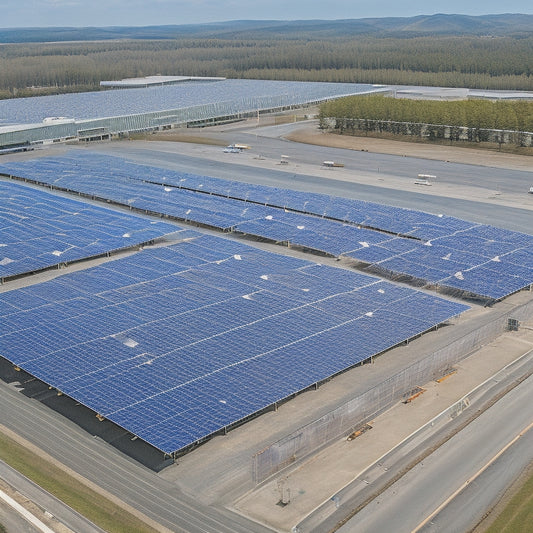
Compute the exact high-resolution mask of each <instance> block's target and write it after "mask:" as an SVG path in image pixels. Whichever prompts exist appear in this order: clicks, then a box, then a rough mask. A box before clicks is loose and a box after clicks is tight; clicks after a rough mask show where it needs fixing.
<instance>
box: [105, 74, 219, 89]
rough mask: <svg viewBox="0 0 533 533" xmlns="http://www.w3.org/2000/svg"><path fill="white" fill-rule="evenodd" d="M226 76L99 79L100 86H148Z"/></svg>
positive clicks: (207, 79)
mask: <svg viewBox="0 0 533 533" xmlns="http://www.w3.org/2000/svg"><path fill="white" fill-rule="evenodd" d="M225 79H226V78H220V77H204V76H145V77H143V78H126V79H123V80H113V81H101V82H100V86H101V87H110V88H116V89H117V88H133V87H150V86H152V85H173V84H175V83H183V82H186V81H222V80H225Z"/></svg>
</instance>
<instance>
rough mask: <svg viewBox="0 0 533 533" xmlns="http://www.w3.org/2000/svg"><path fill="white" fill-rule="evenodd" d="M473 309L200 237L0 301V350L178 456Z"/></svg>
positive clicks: (350, 273) (4, 296)
mask: <svg viewBox="0 0 533 533" xmlns="http://www.w3.org/2000/svg"><path fill="white" fill-rule="evenodd" d="M466 309H468V307H467V306H466V305H462V304H458V303H454V302H449V301H446V300H443V299H441V298H439V297H436V296H432V295H428V294H424V293H421V292H419V291H415V290H413V289H410V288H407V287H400V286H397V285H394V284H392V283H389V282H386V281H383V280H380V279H379V278H375V277H372V276H368V275H366V274H362V273H357V272H355V271H349V270H343V269H338V268H333V267H328V266H321V265H317V264H315V263H311V262H309V261H306V260H302V259H298V258H294V257H287V256H282V255H277V254H272V253H269V252H265V251H261V250H258V249H255V248H252V247H251V246H249V245H246V244H243V243H239V242H236V241H230V240H227V239H223V238H219V237H213V236H207V235H200V234H197V233H196V232H193V231H192V230H189V233H188V240H187V241H184V242H181V243H179V244H176V245H173V246H169V247H160V248H152V249H148V248H147V249H144V250H143V251H140V252H137V253H136V254H133V255H131V256H128V257H124V258H121V259H115V260H113V261H109V262H107V263H105V264H103V265H100V266H97V267H93V268H90V269H87V270H84V271H79V272H73V273H69V274H65V275H63V276H60V277H57V278H55V279H54V280H51V281H48V282H44V283H41V284H38V285H33V286H30V287H26V288H23V289H17V290H13V291H9V292H4V293H2V294H0V317H1V321H2V329H1V331H0V355H2V356H3V357H4V358H6V359H8V360H9V361H11V362H12V363H13V364H15V365H17V366H19V367H20V368H23V369H24V370H26V371H28V372H29V373H31V374H32V375H34V376H36V377H37V378H39V379H41V380H43V381H44V382H46V383H48V384H50V385H51V386H53V387H55V388H57V389H58V390H60V391H62V392H63V393H65V394H67V395H69V396H70V397H72V398H74V399H75V400H76V401H78V402H80V403H82V404H84V405H86V406H87V407H89V408H91V409H93V410H94V411H95V412H97V413H99V414H100V415H102V416H104V417H106V418H108V419H109V420H111V421H113V422H115V423H117V424H119V425H120V426H121V427H123V428H125V429H126V430H128V431H130V432H131V433H133V434H135V435H137V436H139V437H141V438H142V439H144V440H145V441H147V442H148V443H150V444H152V445H153V446H155V447H156V448H158V449H160V450H162V451H163V452H165V453H172V452H175V451H177V450H181V449H183V448H185V447H187V446H189V445H191V444H194V443H196V442H198V441H200V440H203V439H204V438H206V437H208V436H210V435H212V434H213V433H215V432H217V431H219V430H221V429H223V428H225V427H227V426H230V425H232V424H234V423H236V422H238V421H240V420H242V419H244V418H246V417H248V416H250V415H252V414H254V413H256V412H258V411H261V410H262V409H264V408H266V407H268V406H270V405H272V404H274V403H275V402H277V401H279V400H282V399H284V398H286V397H288V396H290V395H292V394H294V393H296V392H298V391H301V390H304V389H306V388H308V387H309V386H311V385H313V384H314V383H317V382H320V381H322V380H324V379H327V378H328V377H330V376H332V375H334V374H336V373H338V372H340V371H343V370H344V369H346V368H349V367H351V366H353V365H355V364H357V363H360V362H362V361H365V360H366V359H368V358H370V357H372V356H373V355H375V354H378V353H380V352H382V351H383V350H386V349H388V348H390V347H392V346H395V345H396V344H398V343H400V342H402V341H404V340H406V339H409V338H411V337H413V336H415V335H417V334H419V333H422V332H424V331H426V330H428V329H430V328H431V327H433V326H435V325H437V324H439V323H441V322H443V321H445V320H447V319H449V318H450V317H453V316H455V315H458V314H460V313H462V312H463V311H465V310H466Z"/></svg>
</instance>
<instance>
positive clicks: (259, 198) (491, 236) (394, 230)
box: [3, 153, 533, 300]
mask: <svg viewBox="0 0 533 533" xmlns="http://www.w3.org/2000/svg"><path fill="white" fill-rule="evenodd" d="M3 170H4V171H5V172H8V173H9V172H12V173H13V174H16V175H19V176H20V175H22V177H26V178H28V179H32V180H35V181H39V182H42V183H47V184H51V185H54V186H57V187H62V188H65V189H68V190H74V191H77V192H82V193H84V194H88V195H95V196H100V197H102V198H106V199H111V200H113V201H114V202H117V203H120V204H123V205H129V206H132V207H135V208H137V209H141V210H147V211H154V212H157V213H164V214H166V215H169V216H172V217H176V218H178V219H181V220H185V221H189V222H194V223H198V224H204V225H209V226H214V227H217V228H219V229H222V230H225V231H229V230H236V231H239V232H242V233H246V234H250V235H254V236H257V237H260V238H266V239H270V240H273V241H276V242H285V243H290V244H293V245H298V246H302V247H305V248H308V249H311V250H316V251H320V252H323V253H327V254H330V255H332V256H336V257H338V256H347V257H351V258H353V259H355V260H357V261H360V262H363V263H368V264H370V265H371V268H373V269H375V271H376V272H377V273H383V274H386V275H393V276H407V277H408V278H411V279H412V278H415V279H416V280H422V282H424V283H427V284H430V285H434V286H439V287H444V288H448V289H452V290H454V291H457V292H458V293H459V294H460V295H463V294H464V295H467V296H475V297H478V298H482V299H488V300H499V299H501V298H504V297H505V296H507V295H509V294H512V293H513V292H516V291H518V290H520V289H522V288H524V287H527V286H528V285H530V284H531V283H533V236H531V235H527V234H523V233H518V232H512V231H507V230H502V229H499V228H495V227H492V226H488V225H481V224H474V223H471V222H468V221H464V220H461V219H457V218H454V217H447V216H443V215H432V214H429V213H424V212H421V211H414V210H409V209H403V208H397V207H392V206H385V205H380V204H376V203H372V202H362V201H358V200H350V199H346V198H338V197H333V196H328V195H320V194H311V193H303V192H298V191H290V190H287V189H276V188H272V187H265V186H259V185H248V184H243V183H238V182H231V181H230V180H222V179H217V178H210V177H205V176H198V175H193V174H187V173H180V172H175V171H169V170H166V169H160V168H156V167H147V166H143V165H137V164H134V163H131V162H128V161H125V160H123V159H120V158H116V157H111V156H105V155H99V154H91V153H72V155H70V156H68V157H63V158H43V159H39V160H34V161H28V162H23V163H13V164H11V165H8V166H6V167H5V168H4V169H3ZM143 180H144V181H143ZM156 182H158V183H167V185H158V184H156ZM168 183H172V185H168ZM177 186H179V187H188V188H177ZM207 192H209V193H210V194H206V193H207ZM224 194H227V196H229V197H226V196H224ZM236 195H239V197H240V199H239V198H234V197H232V196H236ZM263 201H265V202H267V203H269V204H270V205H268V206H267V205H262V202H263ZM287 210H292V211H290V212H287ZM304 210H307V212H306V213H303V212H300V211H304ZM293 211H297V212H293ZM317 215H324V216H326V217H331V218H323V217H322V216H317ZM342 221H344V222H342ZM368 226H370V227H373V228H377V230H379V231H374V230H371V229H368Z"/></svg>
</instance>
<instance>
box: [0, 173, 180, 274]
mask: <svg viewBox="0 0 533 533" xmlns="http://www.w3.org/2000/svg"><path fill="white" fill-rule="evenodd" d="M0 197H1V198H2V203H1V205H0V278H1V279H5V278H8V277H11V276H16V275H19V274H24V273H27V272H34V271H37V270H41V269H44V268H49V267H53V266H55V265H59V264H64V263H70V262H72V261H77V260H79V259H85V258H89V257H96V256H99V255H102V254H106V253H110V252H113V251H116V250H120V249H124V248H130V247H132V246H135V245H138V244H142V243H147V242H150V241H152V240H154V239H156V238H158V237H162V236H163V235H165V234H169V233H173V232H175V231H177V229H178V228H177V227H176V226H173V225H171V224H168V223H165V222H160V221H153V220H149V219H147V218H141V217H139V216H135V215H130V214H123V213H119V212H116V211H112V210H110V209H106V208H103V207H99V206H95V205H91V204H87V203H84V202H81V201H78V200H73V199H70V198H65V197H61V196H58V195H54V194H51V193H50V192H47V191H43V190H38V189H36V188H32V187H28V186H26V185H20V184H18V183H15V182H7V181H0Z"/></svg>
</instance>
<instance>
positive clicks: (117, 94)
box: [0, 80, 376, 124]
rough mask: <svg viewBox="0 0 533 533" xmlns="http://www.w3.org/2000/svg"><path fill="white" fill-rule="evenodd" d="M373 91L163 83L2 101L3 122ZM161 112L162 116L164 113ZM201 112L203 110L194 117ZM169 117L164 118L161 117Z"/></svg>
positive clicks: (238, 106) (223, 111) (265, 83)
mask: <svg viewBox="0 0 533 533" xmlns="http://www.w3.org/2000/svg"><path fill="white" fill-rule="evenodd" d="M368 91H374V92H375V91H376V88H374V87H373V86H372V85H366V84H357V83H313V82H290V81H273V80H223V81H218V82H216V83H202V82H189V83H181V84H176V85H167V86H162V87H148V88H136V89H122V90H118V91H117V90H115V91H102V92H89V93H77V94H62V95H53V96H42V97H35V98H13V99H11V100H2V101H0V117H2V122H3V123H7V124H9V123H11V124H30V123H40V122H42V121H43V119H44V118H46V117H68V118H70V119H98V118H104V117H119V116H130V115H140V114H143V113H155V112H158V111H160V112H165V115H167V116H168V114H169V113H170V111H169V110H179V109H186V108H191V107H198V106H203V105H209V104H212V105H217V106H218V107H219V108H220V115H219V116H224V115H229V114H231V113H238V112H245V111H254V110H255V111H256V110H258V109H265V108H271V107H274V106H280V105H281V106H288V105H302V104H305V103H307V102H315V101H320V100H324V99H329V98H334V97H338V96H345V95H349V94H357V93H361V92H368ZM162 118H163V117H162ZM197 118H198V119H199V118H202V117H201V114H200V115H199V116H198V117H197ZM163 123H168V122H163Z"/></svg>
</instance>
